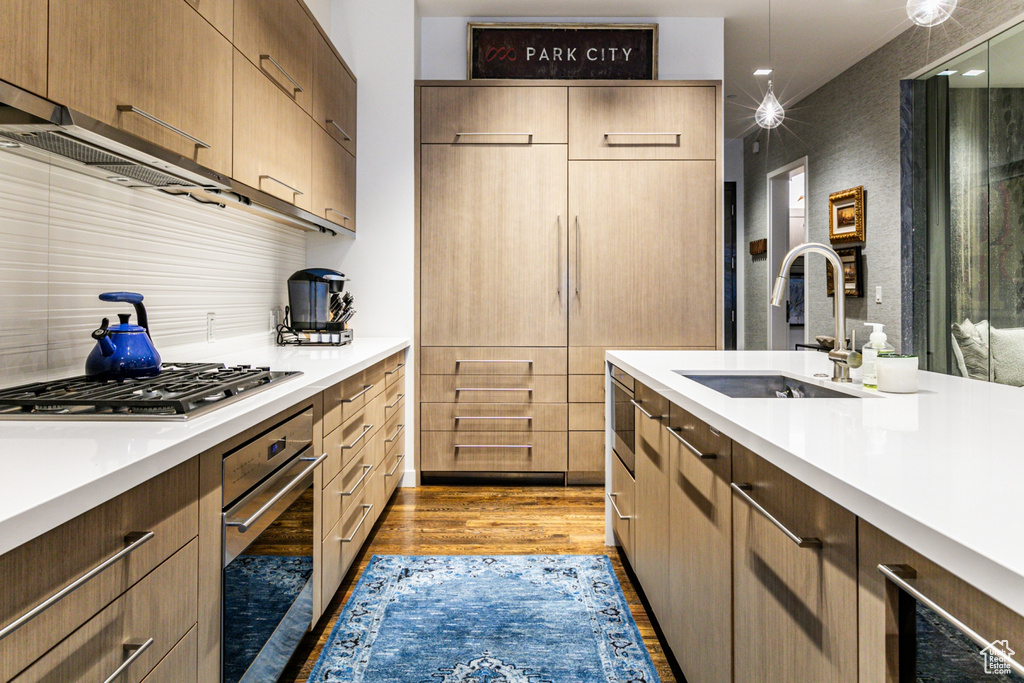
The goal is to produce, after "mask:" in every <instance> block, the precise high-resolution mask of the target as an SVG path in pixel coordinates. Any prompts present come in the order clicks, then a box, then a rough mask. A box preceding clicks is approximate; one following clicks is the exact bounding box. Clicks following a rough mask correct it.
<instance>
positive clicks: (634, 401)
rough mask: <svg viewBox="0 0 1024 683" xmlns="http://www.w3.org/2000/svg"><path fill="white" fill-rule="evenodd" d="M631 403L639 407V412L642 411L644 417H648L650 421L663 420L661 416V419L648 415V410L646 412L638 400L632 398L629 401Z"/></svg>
mask: <svg viewBox="0 0 1024 683" xmlns="http://www.w3.org/2000/svg"><path fill="white" fill-rule="evenodd" d="M629 402H630V403H632V404H633V405H634V406H636V407H637V409H638V410H639V411H640V412H641V413H643V414H644V415H646V416H647V417H649V418H650V419H652V420H660V419H661V417H660V416H659V417H655V416H653V415H651V414H650V413H648V412H647V411H646V410H644V407H643V406H642V405H640V403H639V402H638V401H637V400H636V399H632V398H631V399H629Z"/></svg>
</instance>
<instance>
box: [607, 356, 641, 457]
mask: <svg viewBox="0 0 1024 683" xmlns="http://www.w3.org/2000/svg"><path fill="white" fill-rule="evenodd" d="M611 367H612V371H611V372H612V425H613V431H614V436H615V438H614V450H615V455H617V456H619V460H621V461H622V464H623V465H625V467H626V469H627V470H628V471H629V474H630V476H636V475H635V472H634V471H633V469H634V467H635V464H636V456H635V455H634V454H633V438H634V436H635V433H636V426H635V424H634V419H635V417H634V412H633V393H634V383H633V378H632V377H630V376H629V375H628V374H626V373H625V372H623V371H622V370H620V369H619V368H617V367H615V366H614V365H613V366H611Z"/></svg>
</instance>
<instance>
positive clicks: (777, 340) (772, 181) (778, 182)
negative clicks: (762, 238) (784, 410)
mask: <svg viewBox="0 0 1024 683" xmlns="http://www.w3.org/2000/svg"><path fill="white" fill-rule="evenodd" d="M806 197H807V157H804V158H802V159H798V160H797V161H794V162H793V163H791V164H787V165H786V166H783V167H782V168H779V169H777V170H775V171H772V172H771V173H769V174H768V291H769V292H771V291H772V287H773V285H774V283H775V276H776V275H777V274H778V272H779V266H780V265H781V264H782V260H783V259H784V258H785V257H786V254H787V253H788V252H789V250H790V249H792V248H793V247H795V246H797V245H799V244H803V243H804V242H806V241H807V222H806V220H805V211H806V205H807V201H806ZM805 294H806V285H805V279H804V257H803V256H801V257H800V258H798V259H797V260H796V261H794V262H793V267H792V268H791V269H790V271H789V292H788V296H787V298H786V305H785V306H782V307H779V308H776V307H774V306H772V305H771V304H770V303H768V304H767V305H768V348H769V349H772V350H775V351H786V350H788V351H792V350H794V349H796V348H797V344H806V343H807V330H808V326H807V321H806V315H807V309H806V305H805Z"/></svg>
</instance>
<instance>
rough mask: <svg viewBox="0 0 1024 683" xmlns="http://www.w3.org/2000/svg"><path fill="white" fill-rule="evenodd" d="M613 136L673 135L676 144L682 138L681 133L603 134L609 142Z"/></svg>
mask: <svg viewBox="0 0 1024 683" xmlns="http://www.w3.org/2000/svg"><path fill="white" fill-rule="evenodd" d="M613 137H631V138H636V137H641V138H643V137H674V138H675V139H676V143H677V144H678V143H679V141H680V140H681V139H682V137H683V134H682V133H605V134H604V139H605V140H608V142H609V143H610V142H611V140H609V138H613Z"/></svg>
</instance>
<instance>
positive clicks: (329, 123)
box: [327, 119, 352, 142]
mask: <svg viewBox="0 0 1024 683" xmlns="http://www.w3.org/2000/svg"><path fill="white" fill-rule="evenodd" d="M327 125H328V126H334V127H335V128H337V129H338V132H339V133H341V135H342V137H344V138H345V140H346V141H348V142H351V141H352V138H351V137H349V134H348V133H346V132H345V129H344V128H342V127H341V126H339V125H338V122H337V121H335V120H334V119H327Z"/></svg>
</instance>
